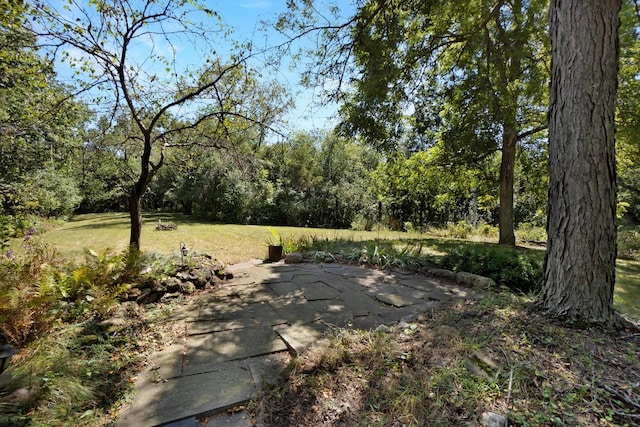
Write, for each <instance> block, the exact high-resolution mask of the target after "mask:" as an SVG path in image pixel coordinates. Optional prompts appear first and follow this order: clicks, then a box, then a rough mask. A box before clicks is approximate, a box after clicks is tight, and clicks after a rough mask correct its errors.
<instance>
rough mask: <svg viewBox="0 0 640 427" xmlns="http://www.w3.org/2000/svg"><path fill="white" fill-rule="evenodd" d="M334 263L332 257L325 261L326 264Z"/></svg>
mask: <svg viewBox="0 0 640 427" xmlns="http://www.w3.org/2000/svg"><path fill="white" fill-rule="evenodd" d="M334 261H335V260H334V259H333V257H330V256H328V257H326V258H325V259H324V262H325V264H332V263H333V262H334Z"/></svg>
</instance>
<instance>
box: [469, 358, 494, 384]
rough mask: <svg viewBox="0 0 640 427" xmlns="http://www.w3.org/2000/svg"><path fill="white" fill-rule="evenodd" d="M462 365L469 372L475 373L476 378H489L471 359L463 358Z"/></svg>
mask: <svg viewBox="0 0 640 427" xmlns="http://www.w3.org/2000/svg"><path fill="white" fill-rule="evenodd" d="M464 366H465V367H466V368H467V371H469V372H470V373H471V374H473V375H475V376H476V377H478V378H482V379H487V378H489V374H488V373H487V372H486V371H485V370H484V369H482V368H481V367H480V366H478V365H477V364H475V363H474V362H473V361H471V360H469V359H465V360H464Z"/></svg>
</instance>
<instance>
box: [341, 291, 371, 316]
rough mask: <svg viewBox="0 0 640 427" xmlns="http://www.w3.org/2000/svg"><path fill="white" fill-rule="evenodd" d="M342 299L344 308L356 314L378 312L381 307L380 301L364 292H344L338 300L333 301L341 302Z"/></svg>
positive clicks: (364, 314)
mask: <svg viewBox="0 0 640 427" xmlns="http://www.w3.org/2000/svg"><path fill="white" fill-rule="evenodd" d="M340 301H342V306H343V307H344V308H343V310H344V311H349V312H350V313H351V314H353V315H354V316H366V315H368V314H377V313H378V312H379V310H380V308H381V305H380V303H379V302H377V301H376V300H375V299H374V298H372V297H371V296H370V295H367V294H366V293H363V292H357V291H347V292H342V293H341V294H340V297H339V298H338V301H333V304H340Z"/></svg>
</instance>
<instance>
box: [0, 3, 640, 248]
mask: <svg viewBox="0 0 640 427" xmlns="http://www.w3.org/2000/svg"><path fill="white" fill-rule="evenodd" d="M374 3H375V2H374ZM372 4H373V3H372ZM521 6H522V5H521ZM534 6H535V7H536V9H535V10H532V11H529V12H527V11H526V10H525V11H524V12H527V13H529V14H528V15H526V19H525V18H522V19H520V18H518V17H515V18H514V16H512V15H508V16H507V15H504V16H501V19H502V21H501V20H500V19H497V18H496V21H495V27H492V28H494V29H495V31H497V35H492V34H491V31H494V30H491V31H489V30H487V32H486V33H485V36H487V37H489V38H490V39H495V40H496V43H494V44H492V45H491V46H488V47H487V46H484V47H483V46H482V45H481V43H480V44H478V43H479V42H478V40H475V39H473V38H469V39H468V40H466V43H469V46H466V47H465V46H462V47H460V46H458V47H459V49H460V50H458V51H444V50H443V51H442V52H440V53H439V59H440V62H439V63H438V67H439V68H433V64H432V63H431V62H430V61H431V59H430V58H427V59H425V62H424V63H423V64H421V65H420V63H418V66H419V67H421V72H426V71H430V72H433V73H434V76H437V75H440V76H441V77H440V78H438V79H436V80H434V79H433V78H429V79H425V80H423V81H421V82H420V85H419V86H420V87H418V88H414V89H415V90H416V91H417V92H418V93H419V97H417V98H415V99H414V101H412V102H411V104H412V105H413V107H412V108H413V109H414V113H415V114H413V115H406V116H404V117H403V116H402V115H399V116H394V114H395V113H397V112H398V111H402V108H405V111H406V106H407V105H408V104H407V103H406V102H405V101H406V100H407V94H406V91H404V92H405V93H404V94H403V96H404V97H405V98H404V101H402V102H400V101H399V102H398V104H397V105H395V106H394V108H396V107H398V108H399V109H400V110H398V109H397V108H396V109H394V110H393V111H395V113H393V114H392V111H391V109H390V108H391V107H389V105H387V104H384V103H382V104H376V102H374V101H375V100H373V101H372V98H371V97H372V96H374V95H376V94H380V92H379V89H380V86H379V85H381V84H384V85H386V86H389V85H391V83H392V82H391V81H390V80H388V81H380V80H379V79H378V80H375V79H373V80H371V79H370V80H367V79H364V78H363V79H362V80H361V82H360V83H359V85H357V86H356V88H357V89H358V90H357V92H355V94H353V95H351V97H350V98H348V99H347V102H345V104H344V105H345V108H344V109H343V112H342V113H343V119H344V120H343V125H342V126H340V127H339V128H337V129H335V130H327V131H313V132H307V131H298V132H295V133H288V134H286V135H282V134H281V135H276V134H273V133H272V134H271V137H269V138H267V139H265V122H264V121H260V120H257V119H254V118H253V117H254V116H251V117H250V120H248V121H247V120H244V121H243V120H240V118H239V114H237V113H236V114H235V115H234V114H227V115H225V114H226V112H224V113H220V114H219V116H216V117H217V119H218V121H216V122H215V123H204V122H203V123H198V126H197V127H195V126H193V127H192V123H190V122H189V120H193V119H192V118H190V117H183V116H181V115H180V114H178V113H175V112H172V111H168V112H166V114H164V115H163V116H162V119H161V125H162V129H172V128H176V127H178V128H180V129H183V130H184V132H182V133H167V134H166V135H162V138H161V142H162V150H159V149H158V150H156V151H155V152H153V153H152V155H151V156H150V161H151V166H153V165H162V166H163V167H162V168H158V170H157V171H155V170H154V179H153V180H152V181H150V182H149V184H148V189H147V190H146V192H145V193H144V195H143V198H142V203H143V210H159V211H175V212H183V213H185V214H189V215H195V216H198V217H201V218H204V219H208V220H212V221H220V222H235V223H251V224H281V225H292V226H309V227H337V228H347V227H355V228H371V227H373V226H374V225H375V224H382V225H384V226H387V227H390V228H393V229H398V230H402V229H407V228H412V227H421V226H426V225H435V226H442V225H446V224H447V223H451V222H458V221H463V220H464V221H467V222H469V223H471V224H474V225H477V224H481V223H486V224H490V225H498V223H499V222H500V201H501V191H500V188H501V185H500V183H501V182H502V180H501V162H504V160H503V158H504V151H503V147H504V144H505V143H506V142H505V141H504V140H503V139H504V137H505V133H504V129H506V128H504V126H503V127H500V126H497V124H500V123H502V122H503V121H504V120H507V119H508V120H516V119H517V120H516V121H517V122H518V123H520V124H521V125H519V126H520V133H519V134H521V135H524V134H526V136H524V137H523V138H522V139H521V140H518V146H517V150H515V151H514V165H513V171H512V172H509V173H511V174H512V175H513V193H514V202H513V221H514V224H515V225H516V226H517V225H519V224H523V223H528V224H533V225H536V226H544V224H545V221H546V199H547V185H548V184H547V182H548V178H547V176H548V173H547V141H546V133H545V131H544V130H542V131H539V130H538V129H537V132H536V133H527V132H526V131H527V130H528V129H529V130H530V129H532V128H535V127H537V126H539V125H540V123H541V121H540V120H539V119H540V116H541V115H542V116H544V114H546V105H545V102H546V98H547V87H546V85H545V84H539V83H540V82H544V81H546V79H548V75H547V74H545V73H548V70H546V69H545V67H544V66H541V67H537V68H535V67H533V66H530V65H527V63H526V61H529V60H531V59H532V58H528V57H526V58H525V57H519V56H517V54H518V55H519V54H520V53H522V52H513V51H511V50H505V49H507V48H506V46H510V45H509V43H507V40H505V39H504V38H505V37H510V36H513V37H516V39H517V40H518V41H520V42H522V43H523V46H525V47H527V46H529V44H526V43H525V40H526V41H528V42H535V44H536V47H537V49H538V50H536V51H535V52H533V51H531V52H529V51H527V52H529V53H531V54H532V55H534V56H535V58H533V59H535V61H537V62H536V64H542V65H544V64H545V63H547V62H548V58H546V57H545V55H549V51H548V49H547V48H545V45H544V44H545V43H547V42H546V35H545V33H544V32H545V31H546V28H545V25H544V23H542V24H541V22H540V19H545V18H544V16H543V15H544V13H543V12H545V11H546V5H545V3H544V2H542V3H541V2H533V3H531V5H530V7H531V8H533V7H534ZM362 10H363V11H367V10H369V9H366V8H363V9H362ZM369 12H371V13H372V14H373V15H372V16H370V17H366V16H365V17H366V18H367V19H369V21H368V22H369V23H371V22H374V20H375V19H383V18H384V17H381V16H380V15H379V14H374V12H375V13H378V12H377V11H371V10H369ZM29 13H33V11H30V10H28V8H27V6H24V5H22V4H21V3H20V2H9V3H8V5H7V8H6V14H5V16H3V22H2V26H1V28H0V44H2V45H3V46H6V47H7V48H5V49H3V50H2V52H1V53H0V71H1V72H0V224H1V227H2V235H3V236H4V237H7V236H12V235H18V234H20V233H21V232H24V231H25V230H26V229H28V228H29V226H30V224H31V219H30V216H69V215H72V214H73V213H81V212H83V213H84V212H104V211H114V210H118V211H119V210H127V203H128V198H129V196H130V193H129V191H130V189H131V188H132V186H133V185H134V184H135V183H136V180H137V179H139V177H140V173H141V164H140V157H141V156H142V155H143V147H142V146H141V145H140V143H139V141H138V140H136V138H135V137H132V135H133V133H132V132H131V129H133V128H135V126H136V122H135V120H134V118H132V117H131V115H129V114H128V113H127V112H126V111H124V110H121V111H120V114H118V115H116V116H105V115H104V114H101V111H100V110H98V109H96V108H95V105H88V104H86V103H84V102H83V101H81V99H83V98H80V97H76V96H75V94H76V91H77V88H75V87H68V86H65V85H63V84H61V83H60V82H59V80H58V79H57V76H56V74H55V72H54V71H53V68H52V58H50V57H47V56H46V55H44V54H43V51H42V50H38V49H37V47H36V46H37V45H38V40H37V39H36V37H35V36H34V35H33V31H29V30H28V29H25V26H24V23H25V17H27V16H29ZM363 13H364V12H363ZM389 13H390V12H389ZM425 13H426V12H425ZM478 13H479V14H480V9H479V12H478ZM505 13H506V12H505ZM479 16H482V14H480V15H479ZM492 16H493V17H495V16H498V15H492ZM416 19H417V18H416ZM452 19H453V18H452ZM509 20H511V21H513V22H517V23H518V24H519V27H518V28H515V27H514V28H512V30H513V32H512V34H511V33H509V32H508V31H503V30H504V28H502V25H503V24H504V23H505V22H508V21H509ZM483 22H484V21H483ZM487 22H488V21H487ZM528 23H530V24H531V25H527V24H528ZM622 23H623V25H622V28H621V48H622V49H621V64H620V65H621V69H620V76H619V88H620V89H619V101H618V114H617V121H618V130H617V166H618V183H619V189H620V191H619V203H618V206H619V211H620V213H621V214H624V218H625V221H628V222H630V223H634V224H637V223H639V222H640V192H639V191H638V188H640V166H639V165H640V137H639V136H638V135H640V133H639V131H640V126H639V124H638V117H640V104H639V102H638V99H637V96H636V94H637V93H638V89H639V88H638V81H639V80H638V78H637V76H638V75H640V64H639V63H638V62H639V60H640V53H639V52H638V49H639V46H640V44H639V42H638V33H637V25H638V17H637V16H636V13H635V9H634V7H633V4H632V2H628V3H627V4H625V6H624V7H623V12H622ZM485 24H486V22H485ZM533 24H535V25H533ZM398 25H399V27H398V28H401V27H402V25H404V24H402V23H399V24H398ZM406 25H417V24H416V23H415V22H408V23H407V24H406ZM372 28H376V27H375V25H373V27H372ZM378 28H382V24H379V27H378ZM387 30H388V28H387ZM376 34H377V33H376V32H375V31H373V32H371V33H369V38H368V39H366V40H364V41H363V42H362V43H363V44H362V45H361V46H359V48H360V51H359V52H358V54H359V55H361V56H366V55H370V54H371V52H373V51H375V52H378V53H381V52H386V51H393V49H398V46H396V45H393V44H389V45H387V46H385V49H386V50H385V49H382V48H381V43H382V42H383V41H386V42H389V40H396V39H397V37H395V36H393V34H389V33H385V37H383V38H381V37H376ZM363 35H364V32H363ZM394 37H395V38H394ZM425 40H426V39H425ZM361 41H362V40H361ZM423 41H424V40H422V41H421V40H417V39H409V40H408V41H406V43H415V46H412V45H410V44H405V45H403V48H407V50H405V52H409V53H411V55H408V56H407V58H404V60H406V61H414V62H413V63H414V64H415V60H416V58H418V59H419V55H418V53H420V52H419V49H426V48H427V47H428V46H424V45H419V44H420V43H421V42H423ZM498 42H499V43H498ZM446 43H448V42H447V41H446V40H445V41H443V44H442V45H441V48H443V47H444V46H445V45H446ZM451 43H453V42H451ZM473 43H476V44H473ZM371 46H373V48H374V49H372V47H371ZM472 48H473V49H472ZM376 49H377V50H376ZM483 49H488V50H486V51H485V50H483ZM527 49H528V47H527ZM399 51H402V49H400V50H399ZM470 52H476V53H478V55H480V56H482V55H485V54H486V55H489V56H492V57H495V58H498V60H499V58H502V57H504V56H505V55H506V56H508V55H516V56H517V57H514V58H511V59H509V61H508V62H509V63H510V64H512V69H510V70H504V72H501V71H500V70H498V71H495V69H491V70H485V71H487V73H489V74H491V73H493V72H497V73H498V75H501V76H502V75H503V74H504V73H506V72H507V71H509V72H513V73H515V74H514V76H518V77H519V76H521V75H526V76H527V79H525V80H518V79H514V80H513V82H511V81H506V82H503V83H504V85H503V86H502V83H500V84H501V86H499V89H501V90H504V92H503V93H501V92H496V90H494V89H495V88H494V89H490V92H491V94H492V95H491V96H492V97H496V96H497V98H487V97H488V96H489V95H488V92H486V91H485V90H486V89H487V88H486V87H482V85H481V84H480V81H481V80H482V78H483V77H482V75H479V74H477V73H476V72H471V70H476V71H477V72H480V73H482V70H480V69H478V68H477V66H478V63H477V60H478V58H480V57H479V56H473V55H471V56H468V55H469V54H470ZM483 52H484V53H483ZM525 53H526V52H525ZM500 55H501V56H500ZM379 59H380V61H382V62H378V64H380V63H383V64H386V63H385V62H384V60H385V59H384V58H382V57H381V58H379ZM485 59H486V58H485ZM454 60H455V61H459V62H458V63H456V64H455V65H454V64H453V62H452V61H454ZM516 60H517V61H519V62H517V63H516ZM375 63H376V62H375V61H374V62H373V63H372V64H375ZM221 64H224V61H222V62H221ZM447 64H448V65H447ZM387 65H389V64H387ZM367 66H373V65H367ZM516 66H520V67H523V68H522V69H517V70H516V69H514V68H513V67H516ZM443 67H444V68H443ZM223 68H224V67H223ZM534 68H535V69H534ZM364 69H365V70H366V67H365V68H364ZM224 70H225V72H226V71H227V69H226V68H225V69H224ZM229 70H232V71H233V72H229V73H226V74H225V73H222V74H221V75H224V79H226V80H225V84H226V86H225V87H226V88H227V89H228V93H226V94H225V96H226V97H227V98H225V102H227V103H235V104H237V105H241V104H242V105H243V107H244V108H245V109H246V111H256V112H257V111H263V112H264V111H269V112H270V113H271V116H269V119H268V122H269V123H268V124H267V125H268V126H272V125H273V124H274V123H277V122H278V120H280V119H281V118H282V114H283V113H284V112H285V111H286V109H287V108H288V107H289V104H288V102H289V101H288V95H287V94H286V93H284V89H283V88H281V87H279V86H278V85H274V84H273V82H269V81H265V80H261V79H260V77H259V76H258V75H257V73H256V72H255V70H252V69H251V67H250V66H248V65H247V64H245V63H243V64H242V66H238V67H236V66H235V65H234V66H233V67H231V68H229ZM380 70H381V71H385V68H384V67H382V68H380ZM386 71H394V72H395V74H394V73H391V74H389V75H388V76H387V77H386V78H387V79H389V78H391V77H392V76H396V77H397V76H398V73H400V72H401V74H402V78H400V77H398V78H397V80H396V81H395V82H394V84H395V86H394V87H396V88H402V87H405V88H406V87H407V86H406V85H408V84H409V82H408V80H407V78H406V77H407V76H409V75H410V74H409V71H412V72H416V73H417V72H418V71H420V70H417V69H415V68H414V69H412V70H408V69H404V68H402V67H400V68H394V69H393V70H392V69H391V68H389V67H387V69H386ZM209 72H211V71H209ZM367 73H368V74H367V75H368V76H369V77H371V76H372V74H371V72H367ZM438 73H439V74H438ZM501 73H502V74H501ZM454 75H456V76H465V77H466V80H465V79H462V80H456V82H457V83H456V84H454V80H455V79H453V80H446V79H445V78H449V77H451V76H454ZM447 76H449V77H447ZM374 77H375V76H374ZM434 78H436V77H434ZM446 82H449V83H446ZM400 83H402V84H403V85H405V86H402V85H401V84H400ZM151 87H153V86H151ZM514 87H517V88H518V89H517V93H516V92H513V93H516V95H513V93H512V92H509V90H516V89H514ZM481 89H482V90H481ZM536 91H537V92H536ZM248 93H251V96H248ZM509 97H512V98H513V99H510V98H509ZM394 99H400V98H399V97H396V98H394ZM416 99H419V101H420V102H417V101H415V100H416ZM514 99H518V100H520V101H527V100H528V101H530V103H529V104H526V105H525V107H526V108H524V110H519V109H518V108H520V107H518V106H514V105H512V103H511V101H513V100H514ZM471 101H473V102H471ZM498 101H501V102H502V101H504V102H505V105H500V103H499V102H498ZM507 101H509V102H507ZM534 101H535V102H534ZM534 104H535V105H534ZM374 105H377V107H376V108H382V109H383V110H384V109H385V108H387V107H389V109H387V110H385V111H382V110H380V111H378V110H375V109H373V106H374ZM385 105H386V107H385ZM481 105H493V107H492V108H493V109H480V110H478V109H477V108H478V106H481ZM511 107H513V108H514V109H513V110H512V111H511V112H508V114H507V111H508V108H511ZM368 108H371V109H369V110H367V109H368ZM141 111H144V110H141ZM365 113H366V114H365ZM216 114H217V113H216ZM243 114H244V113H243ZM501 114H502V115H504V114H506V116H502V115H501ZM376 115H377V117H378V119H379V120H377V121H376V120H374V119H375V118H376ZM246 116H250V113H249V112H247V113H246ZM255 117H257V116H255ZM394 117H395V118H396V119H397V120H395V119H393V118H394ZM394 120H395V121H394ZM527 120H528V121H529V122H530V124H522V123H529V122H527ZM509 123H511V122H509ZM509 123H508V125H509V126H515V125H513V124H509ZM514 123H515V122H514ZM374 124H375V125H377V126H378V127H376V126H373V125H374ZM503 124H504V123H503ZM369 125H371V126H369ZM522 130H524V132H522ZM516 133H518V132H516ZM509 143H510V144H511V142H509ZM154 162H155V163H154ZM502 167H504V165H503V166H502Z"/></svg>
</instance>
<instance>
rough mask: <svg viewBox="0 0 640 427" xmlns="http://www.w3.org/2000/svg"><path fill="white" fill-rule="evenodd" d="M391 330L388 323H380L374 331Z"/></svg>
mask: <svg viewBox="0 0 640 427" xmlns="http://www.w3.org/2000/svg"><path fill="white" fill-rule="evenodd" d="M390 330H391V328H389V327H388V326H387V325H380V326H378V327H377V328H376V329H375V330H374V331H373V332H378V333H384V332H389V331H390Z"/></svg>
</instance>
